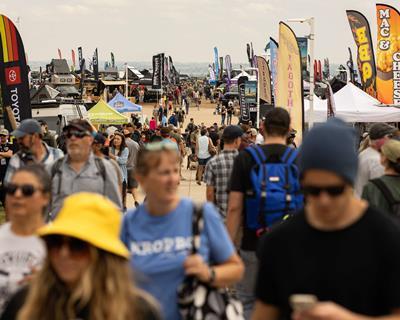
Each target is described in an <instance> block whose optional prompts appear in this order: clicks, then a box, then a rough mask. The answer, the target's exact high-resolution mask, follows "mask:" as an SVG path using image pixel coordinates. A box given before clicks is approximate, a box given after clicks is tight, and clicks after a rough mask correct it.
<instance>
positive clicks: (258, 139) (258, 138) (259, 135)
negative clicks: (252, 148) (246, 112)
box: [256, 133, 264, 144]
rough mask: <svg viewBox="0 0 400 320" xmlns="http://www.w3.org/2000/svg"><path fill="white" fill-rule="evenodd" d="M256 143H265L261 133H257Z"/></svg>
mask: <svg viewBox="0 0 400 320" xmlns="http://www.w3.org/2000/svg"><path fill="white" fill-rule="evenodd" d="M256 144H264V137H263V135H262V134H261V133H257V137H256Z"/></svg>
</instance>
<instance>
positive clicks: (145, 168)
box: [135, 142, 180, 176]
mask: <svg viewBox="0 0 400 320" xmlns="http://www.w3.org/2000/svg"><path fill="white" fill-rule="evenodd" d="M155 143H158V142H155ZM164 155H166V156H167V157H168V159H170V160H173V161H176V163H177V164H178V165H179V161H180V158H179V154H178V152H177V150H170V149H164V148H163V149H160V150H157V151H153V150H146V149H145V148H143V149H140V150H139V153H138V156H137V159H136V166H135V171H136V173H137V174H139V175H141V176H147V175H148V174H149V172H150V171H151V170H152V169H154V168H157V167H158V166H159V165H160V163H161V159H162V157H163V156H164Z"/></svg>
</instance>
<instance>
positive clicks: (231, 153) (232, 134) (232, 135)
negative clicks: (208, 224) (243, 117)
mask: <svg viewBox="0 0 400 320" xmlns="http://www.w3.org/2000/svg"><path fill="white" fill-rule="evenodd" d="M242 136H243V130H242V129H241V128H240V127H239V126H233V125H230V126H227V127H226V128H225V129H224V131H223V133H222V139H223V141H224V149H223V150H222V151H221V152H220V153H219V154H218V155H216V156H214V157H213V158H211V159H210V161H208V163H207V165H206V168H205V172H204V178H203V181H204V182H205V183H206V185H207V188H206V197H207V201H210V202H212V203H214V204H215V206H216V207H217V208H218V211H219V213H220V215H221V217H222V218H223V219H225V218H226V210H227V208H228V198H229V193H228V192H227V190H229V183H230V177H231V173H232V169H233V163H234V161H235V158H236V157H237V155H238V154H239V151H238V149H239V146H240V143H241V140H242Z"/></svg>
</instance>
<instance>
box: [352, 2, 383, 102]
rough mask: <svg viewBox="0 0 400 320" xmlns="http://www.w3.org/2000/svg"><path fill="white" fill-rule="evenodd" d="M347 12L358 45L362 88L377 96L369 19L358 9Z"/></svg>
mask: <svg viewBox="0 0 400 320" xmlns="http://www.w3.org/2000/svg"><path fill="white" fill-rule="evenodd" d="M346 13H347V19H348V20H349V24H350V28H351V32H352V33H353V38H354V41H355V42H356V45H357V65H358V70H359V71H360V75H361V84H362V89H363V90H364V91H365V92H367V93H368V94H369V95H370V96H372V97H376V66H375V57H374V50H373V44H372V39H371V30H370V28H369V23H368V20H367V18H365V16H364V15H363V14H362V13H360V12H358V11H354V10H347V11H346Z"/></svg>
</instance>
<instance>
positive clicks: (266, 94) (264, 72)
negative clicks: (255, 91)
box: [255, 56, 272, 104]
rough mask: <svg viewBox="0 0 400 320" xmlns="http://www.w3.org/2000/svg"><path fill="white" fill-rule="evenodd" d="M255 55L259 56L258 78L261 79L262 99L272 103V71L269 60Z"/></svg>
mask: <svg viewBox="0 0 400 320" xmlns="http://www.w3.org/2000/svg"><path fill="white" fill-rule="evenodd" d="M255 57H256V58H257V68H258V79H259V81H260V99H261V100H264V101H265V102H266V103H268V104H272V93H271V73H270V71H269V67H268V63H267V60H265V58H263V57H260V56H255Z"/></svg>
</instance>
